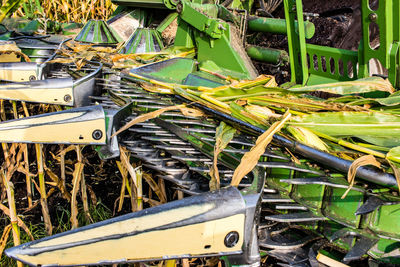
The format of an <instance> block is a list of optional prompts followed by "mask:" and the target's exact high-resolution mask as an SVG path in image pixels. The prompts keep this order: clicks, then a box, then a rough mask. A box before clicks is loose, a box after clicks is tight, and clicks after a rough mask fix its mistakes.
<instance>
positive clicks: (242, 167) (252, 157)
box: [231, 111, 290, 186]
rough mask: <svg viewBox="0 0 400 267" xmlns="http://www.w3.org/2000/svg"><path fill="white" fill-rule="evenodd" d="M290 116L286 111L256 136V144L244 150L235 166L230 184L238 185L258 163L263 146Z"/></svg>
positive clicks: (264, 146) (265, 145) (263, 150)
mask: <svg viewBox="0 0 400 267" xmlns="http://www.w3.org/2000/svg"><path fill="white" fill-rule="evenodd" d="M289 118H290V113H289V112H288V111H287V112H286V113H285V115H284V116H283V118H282V120H281V121H277V122H275V123H274V124H272V125H271V127H269V129H268V130H266V131H265V132H264V133H263V134H262V135H260V136H259V137H258V138H257V141H256V144H255V145H254V146H253V147H252V148H251V149H250V151H249V152H246V153H245V154H244V155H243V157H242V159H241V161H240V164H239V166H237V168H236V170H235V172H234V173H233V177H232V181H231V185H233V186H238V185H239V184H240V181H241V180H242V179H243V177H244V176H245V175H246V174H248V173H249V172H250V171H251V170H252V169H253V168H254V167H255V166H256V165H257V163H258V160H259V158H260V157H261V155H262V154H263V153H264V152H265V148H266V147H267V145H268V144H269V143H270V142H271V140H272V137H273V136H274V134H275V133H277V132H278V131H280V130H281V129H282V127H283V126H284V125H285V123H286V121H287V120H288V119H289Z"/></svg>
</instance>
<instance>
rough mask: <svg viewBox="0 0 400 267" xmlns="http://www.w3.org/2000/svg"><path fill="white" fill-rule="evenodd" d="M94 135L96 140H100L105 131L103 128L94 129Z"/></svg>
mask: <svg viewBox="0 0 400 267" xmlns="http://www.w3.org/2000/svg"><path fill="white" fill-rule="evenodd" d="M92 137H93V139H94V140H99V139H101V138H102V137H103V132H102V131H101V130H94V131H93V133H92Z"/></svg>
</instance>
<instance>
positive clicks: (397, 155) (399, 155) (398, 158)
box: [386, 146, 400, 163]
mask: <svg viewBox="0 0 400 267" xmlns="http://www.w3.org/2000/svg"><path fill="white" fill-rule="evenodd" d="M386 158H387V159H388V160H390V161H394V162H398V163H399V162H400V146H397V147H394V148H392V149H390V150H389V152H388V153H387V154H386Z"/></svg>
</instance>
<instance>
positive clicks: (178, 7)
mask: <svg viewBox="0 0 400 267" xmlns="http://www.w3.org/2000/svg"><path fill="white" fill-rule="evenodd" d="M182 10H183V5H182V3H179V4H177V5H176V12H177V13H179V14H180V13H181V12H182Z"/></svg>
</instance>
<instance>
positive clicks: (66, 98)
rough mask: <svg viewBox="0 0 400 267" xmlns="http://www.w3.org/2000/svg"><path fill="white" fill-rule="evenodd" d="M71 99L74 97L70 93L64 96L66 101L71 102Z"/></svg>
mask: <svg viewBox="0 0 400 267" xmlns="http://www.w3.org/2000/svg"><path fill="white" fill-rule="evenodd" d="M71 99H72V97H71V96H70V95H65V96H64V101H65V102H69V101H71Z"/></svg>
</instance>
